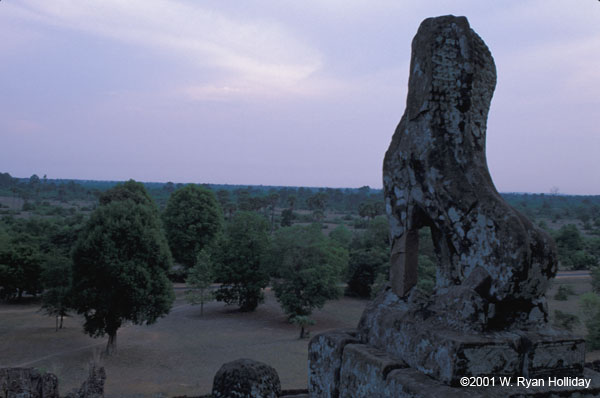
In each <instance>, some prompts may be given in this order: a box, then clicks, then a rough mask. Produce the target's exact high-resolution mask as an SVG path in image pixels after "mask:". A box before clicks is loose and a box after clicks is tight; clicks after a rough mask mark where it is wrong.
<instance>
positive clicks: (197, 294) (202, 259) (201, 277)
mask: <svg viewBox="0 0 600 398" xmlns="http://www.w3.org/2000/svg"><path fill="white" fill-rule="evenodd" d="M214 280H215V272H214V269H213V264H212V260H211V258H210V255H209V254H208V253H207V251H206V250H201V251H200V253H198V256H197V258H196V264H195V265H194V266H193V267H192V268H191V269H190V271H189V273H188V277H187V279H186V280H185V282H186V284H187V285H188V287H189V288H190V290H188V291H187V292H186V294H185V296H186V298H187V300H188V301H189V302H190V303H191V304H192V305H196V304H200V316H202V315H204V303H207V302H209V301H211V300H212V299H213V294H212V291H211V290H210V285H211V284H212V283H213V282H214Z"/></svg>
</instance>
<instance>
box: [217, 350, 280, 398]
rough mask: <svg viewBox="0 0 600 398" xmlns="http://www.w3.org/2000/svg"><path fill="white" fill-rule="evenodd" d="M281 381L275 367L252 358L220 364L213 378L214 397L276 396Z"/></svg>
mask: <svg viewBox="0 0 600 398" xmlns="http://www.w3.org/2000/svg"><path fill="white" fill-rule="evenodd" d="M280 394H281V383H280V381H279V375H277V372H276V371H275V369H273V368H272V367H271V366H269V365H267V364H264V363H262V362H258V361H254V360H252V359H237V360H235V361H232V362H228V363H226V364H224V365H223V366H221V368H220V369H219V371H218V372H217V374H216V375H215V378H214V380H213V389H212V395H213V397H214V398H277V397H279V396H280Z"/></svg>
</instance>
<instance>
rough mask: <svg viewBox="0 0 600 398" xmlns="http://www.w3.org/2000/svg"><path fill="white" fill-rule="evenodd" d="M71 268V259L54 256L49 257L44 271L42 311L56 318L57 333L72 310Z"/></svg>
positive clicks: (58, 255)
mask: <svg viewBox="0 0 600 398" xmlns="http://www.w3.org/2000/svg"><path fill="white" fill-rule="evenodd" d="M71 267H72V264H71V259H70V258H68V257H65V256H62V255H60V254H53V255H49V256H48V259H47V261H46V262H45V264H44V270H43V271H42V283H43V285H44V293H43V295H42V311H44V312H45V313H46V314H47V315H49V316H53V317H55V320H56V330H57V331H58V329H59V328H60V329H62V327H63V319H64V317H65V316H67V315H68V313H69V309H70V297H71ZM59 321H60V322H59Z"/></svg>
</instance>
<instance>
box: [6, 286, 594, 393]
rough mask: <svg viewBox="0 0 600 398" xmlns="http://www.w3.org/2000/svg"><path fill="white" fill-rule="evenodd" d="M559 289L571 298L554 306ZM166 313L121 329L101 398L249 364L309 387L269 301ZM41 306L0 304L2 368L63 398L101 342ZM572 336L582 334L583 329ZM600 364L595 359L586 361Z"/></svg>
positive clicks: (352, 302) (350, 318)
mask: <svg viewBox="0 0 600 398" xmlns="http://www.w3.org/2000/svg"><path fill="white" fill-rule="evenodd" d="M561 284H568V285H571V287H572V288H573V290H574V291H575V293H576V295H573V296H570V297H569V300H567V301H556V300H554V299H553V297H554V294H555V292H556V290H557V289H558V287H559V286H560V285H561ZM590 290H591V286H590V282H589V279H588V278H559V279H557V280H555V282H554V284H553V286H552V288H551V289H550V291H549V294H548V298H549V307H550V312H551V314H553V313H554V310H555V309H559V310H561V311H565V312H569V313H573V314H577V313H578V295H580V294H582V293H585V292H587V291H590ZM181 294H182V292H181V291H180V290H178V296H179V298H178V300H177V301H176V303H175V305H174V307H173V309H172V310H171V313H170V314H169V315H168V316H167V317H165V318H162V319H161V320H159V321H158V322H157V323H156V324H154V325H151V326H134V325H127V326H125V327H123V328H121V329H120V330H119V334H118V353H117V354H116V355H115V356H113V357H110V358H103V359H101V362H102V363H103V365H104V366H105V367H106V371H107V377H108V379H107V383H106V396H107V397H108V398H110V397H131V398H135V397H173V396H176V395H184V394H185V395H198V394H202V393H207V392H209V391H210V388H211V385H212V378H213V376H214V374H215V372H216V371H217V370H218V368H219V367H220V366H221V365H222V364H223V363H225V362H228V361H231V360H234V359H237V358H252V359H256V360H259V361H263V362H266V363H268V364H270V365H272V366H274V367H275V368H276V369H277V371H278V373H279V376H280V378H281V382H282V387H283V388H285V389H292V388H306V382H307V371H306V367H307V345H308V340H299V339H298V329H297V328H296V327H295V326H293V325H291V324H289V323H288V322H287V321H286V318H285V315H284V314H283V313H282V312H281V310H280V308H279V305H278V304H277V302H276V301H275V299H274V297H273V295H272V294H271V293H270V292H268V293H267V297H266V302H265V304H264V305H261V306H260V307H259V308H258V309H257V311H256V312H254V313H240V312H238V311H236V310H235V308H234V307H228V306H225V305H223V304H222V303H216V302H215V303H210V304H208V305H207V306H206V307H205V313H204V316H203V317H200V308H199V307H195V306H190V305H188V304H187V303H185V301H183V300H182V298H181ZM366 303H367V302H366V301H365V300H357V299H351V298H343V299H341V300H338V301H334V302H330V303H328V304H327V305H326V306H325V307H324V308H323V309H322V310H320V311H316V312H315V314H314V319H315V320H316V321H317V324H316V325H315V326H313V327H312V330H311V331H312V333H313V334H314V333H317V332H320V331H323V330H327V329H334V328H348V327H355V326H356V324H357V322H358V320H359V318H360V315H361V313H362V311H363V309H364V307H365V305H366ZM38 308H39V304H37V303H23V304H1V305H0V353H1V354H0V367H4V366H27V367H29V366H31V367H36V368H38V369H42V370H46V371H50V372H53V373H55V374H56V375H57V376H58V377H59V379H60V390H61V395H62V394H65V393H66V392H68V391H70V390H71V389H72V388H75V387H78V386H79V385H80V383H81V382H82V381H83V380H84V379H85V377H86V372H87V366H88V363H89V361H91V360H92V359H94V358H95V359H96V360H97V359H98V357H99V352H100V351H101V350H103V349H104V346H105V344H106V338H102V339H92V338H90V337H88V336H86V335H84V334H83V332H82V328H81V324H82V320H81V318H79V317H70V318H67V319H66V320H65V325H66V329H63V330H59V331H58V332H55V331H54V319H53V318H50V317H47V316H44V315H43V314H41V313H40V312H38ZM575 332H577V333H579V334H585V328H584V327H583V325H581V324H580V325H578V326H577V327H576V328H575ZM594 359H600V352H599V351H596V352H591V353H588V354H587V360H588V361H589V360H594Z"/></svg>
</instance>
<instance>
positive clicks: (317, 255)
mask: <svg viewBox="0 0 600 398" xmlns="http://www.w3.org/2000/svg"><path fill="white" fill-rule="evenodd" d="M271 262H272V264H273V263H274V264H278V265H279V268H278V269H276V270H273V271H274V272H273V273H274V274H275V276H276V279H275V282H274V290H275V295H276V297H277V300H278V301H279V303H280V304H281V307H282V308H283V310H284V312H285V313H286V314H287V316H288V318H289V320H290V322H293V323H296V324H298V325H299V326H300V338H303V337H304V335H305V327H306V326H307V325H309V324H311V320H310V318H308V317H309V316H310V315H311V314H312V311H313V309H315V308H321V307H323V305H324V304H325V302H326V301H327V300H330V299H334V298H337V297H339V294H340V289H339V287H338V283H339V281H340V276H341V275H342V273H343V272H344V270H345V268H346V266H347V264H348V252H347V250H346V249H344V248H342V247H340V246H338V245H337V244H335V243H334V242H333V241H332V240H330V239H329V238H327V237H326V236H324V235H323V234H322V232H321V227H320V225H318V224H313V225H311V226H308V227H303V226H299V225H296V226H293V227H288V228H282V229H280V230H279V231H277V233H276V234H275V236H274V242H273V248H272V257H271Z"/></svg>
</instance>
